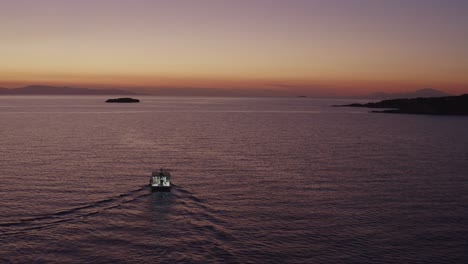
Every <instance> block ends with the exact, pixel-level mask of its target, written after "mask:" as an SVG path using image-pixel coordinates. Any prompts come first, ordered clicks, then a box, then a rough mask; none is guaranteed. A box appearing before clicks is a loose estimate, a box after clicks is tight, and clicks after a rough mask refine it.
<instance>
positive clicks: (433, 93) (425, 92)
mask: <svg viewBox="0 0 468 264" xmlns="http://www.w3.org/2000/svg"><path fill="white" fill-rule="evenodd" d="M443 96H450V94H448V93H445V92H442V91H439V90H435V89H431V88H425V89H420V90H417V91H414V92H407V93H386V92H378V93H373V94H371V95H369V96H367V97H366V98H368V99H398V98H418V97H443Z"/></svg>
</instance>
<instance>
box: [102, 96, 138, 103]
mask: <svg viewBox="0 0 468 264" xmlns="http://www.w3.org/2000/svg"><path fill="white" fill-rule="evenodd" d="M139 102H140V100H138V99H134V98H130V97H124V98H115V99H107V100H106V103H139Z"/></svg>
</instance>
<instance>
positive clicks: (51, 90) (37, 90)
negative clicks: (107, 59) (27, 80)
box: [0, 85, 137, 95]
mask: <svg viewBox="0 0 468 264" xmlns="http://www.w3.org/2000/svg"><path fill="white" fill-rule="evenodd" d="M0 95H137V93H134V92H129V91H126V90H119V89H89V88H74V87H57V86H48V85H29V86H25V87H20V88H13V89H7V88H0Z"/></svg>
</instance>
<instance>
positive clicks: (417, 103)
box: [335, 94, 468, 115]
mask: <svg viewBox="0 0 468 264" xmlns="http://www.w3.org/2000/svg"><path fill="white" fill-rule="evenodd" d="M335 106H337V107H367V108H387V109H385V110H380V111H372V112H375V113H401V114H423V115H468V94H463V95H459V96H444V97H426V98H424V97H418V98H404V99H391V100H383V101H380V102H375V103H365V104H359V103H354V104H348V105H335Z"/></svg>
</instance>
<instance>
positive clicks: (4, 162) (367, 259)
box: [0, 96, 468, 263]
mask: <svg viewBox="0 0 468 264" xmlns="http://www.w3.org/2000/svg"><path fill="white" fill-rule="evenodd" d="M105 99H107V98H105V97H93V96H87V97H60V96H55V97H41V96H39V97H37V96H36V97H25V96H17V97H15V96H11V97H7V96H5V97H0V180H1V185H0V208H1V214H0V243H1V244H2V247H0V262H1V263H34V262H35V263H78V262H81V263H82V262H94V263H109V262H116V263H149V262H154V261H157V262H161V263H164V262H166V263H168V262H169V263H184V262H186V263H219V262H228V263H466V262H467V261H468V251H467V248H468V192H467V190H468V136H467V135H468V119H467V118H466V117H463V116H425V115H398V114H372V113H368V110H366V109H356V108H333V107H329V106H330V105H332V104H338V103H343V104H344V103H350V102H351V101H341V102H338V101H336V100H335V101H333V100H316V99H309V98H280V99H278V98H277V99H274V98H202V97H188V98H183V97H172V98H171V97H141V98H140V99H141V100H142V102H141V103H139V104H105V103H103V101H105ZM159 166H165V167H168V168H171V169H173V180H174V183H175V184H176V186H175V188H174V189H173V191H172V192H171V193H151V192H150V191H149V189H148V187H147V183H148V181H149V175H150V173H151V170H152V169H154V168H158V167H159Z"/></svg>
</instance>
